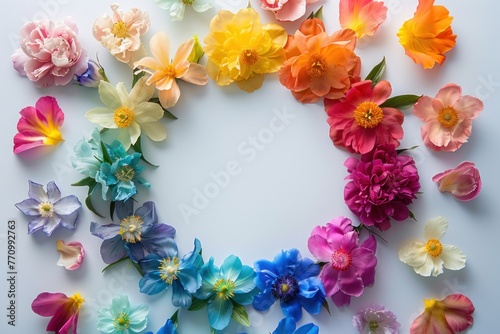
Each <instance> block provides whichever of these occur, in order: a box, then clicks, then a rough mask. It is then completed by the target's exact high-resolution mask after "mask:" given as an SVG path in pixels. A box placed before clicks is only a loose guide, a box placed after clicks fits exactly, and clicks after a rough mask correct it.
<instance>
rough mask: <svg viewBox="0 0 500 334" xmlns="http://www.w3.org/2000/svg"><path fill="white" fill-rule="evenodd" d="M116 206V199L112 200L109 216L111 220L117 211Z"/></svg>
mask: <svg viewBox="0 0 500 334" xmlns="http://www.w3.org/2000/svg"><path fill="white" fill-rule="evenodd" d="M115 206H116V203H115V201H111V203H109V216H110V217H111V221H113V215H114V213H115Z"/></svg>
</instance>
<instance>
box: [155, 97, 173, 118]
mask: <svg viewBox="0 0 500 334" xmlns="http://www.w3.org/2000/svg"><path fill="white" fill-rule="evenodd" d="M149 102H152V103H158V104H159V105H160V107H161V108H162V109H163V117H165V118H170V119H177V116H175V115H174V114H172V113H171V112H170V111H168V109H165V108H163V106H162V105H161V103H160V99H159V98H157V97H152V98H150V99H149Z"/></svg>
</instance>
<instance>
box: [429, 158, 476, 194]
mask: <svg viewBox="0 0 500 334" xmlns="http://www.w3.org/2000/svg"><path fill="white" fill-rule="evenodd" d="M432 181H434V182H437V183H438V186H439V191H441V192H449V193H451V194H452V195H453V196H454V197H455V198H456V199H458V200H461V201H469V200H471V199H473V198H475V197H476V196H477V195H479V192H480V191H481V187H482V182H481V176H480V174H479V170H478V169H477V168H476V167H475V165H474V163H472V162H470V161H464V162H462V163H461V164H460V165H458V166H457V167H456V168H453V169H449V170H446V171H444V172H442V173H439V174H436V175H435V176H434V177H433V178H432Z"/></svg>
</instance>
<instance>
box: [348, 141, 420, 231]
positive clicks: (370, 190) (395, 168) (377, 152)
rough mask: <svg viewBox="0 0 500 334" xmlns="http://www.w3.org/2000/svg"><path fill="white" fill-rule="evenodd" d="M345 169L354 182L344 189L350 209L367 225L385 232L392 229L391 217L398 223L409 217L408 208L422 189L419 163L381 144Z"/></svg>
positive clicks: (354, 159) (390, 146) (352, 159)
mask: <svg viewBox="0 0 500 334" xmlns="http://www.w3.org/2000/svg"><path fill="white" fill-rule="evenodd" d="M344 166H346V167H347V171H348V172H349V173H350V174H349V175H348V176H347V177H346V179H348V180H351V181H350V182H349V183H347V184H346V186H345V188H344V200H345V202H346V204H347V206H348V207H349V209H350V210H351V211H352V212H353V213H354V214H356V215H357V216H358V217H359V219H361V222H362V223H363V224H364V225H367V226H373V225H375V226H376V227H378V228H379V229H380V230H381V231H385V230H387V229H389V228H390V227H391V223H390V221H389V218H393V219H395V220H397V221H402V220H405V219H407V218H408V217H409V215H410V211H409V210H408V207H407V206H408V205H409V204H411V203H412V201H413V199H414V198H416V195H415V194H416V193H417V192H418V190H419V189H420V183H419V176H418V171H417V167H416V166H415V161H414V160H413V158H412V157H410V156H407V155H401V154H400V155H398V153H397V151H396V149H395V148H394V146H393V145H379V146H377V147H376V148H375V149H374V150H373V151H371V152H369V153H367V154H363V155H361V158H360V159H359V160H358V159H357V158H348V159H347V160H346V161H345V163H344Z"/></svg>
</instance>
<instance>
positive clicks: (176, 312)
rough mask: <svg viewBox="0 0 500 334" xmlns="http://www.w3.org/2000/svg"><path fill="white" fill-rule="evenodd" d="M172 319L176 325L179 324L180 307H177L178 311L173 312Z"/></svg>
mask: <svg viewBox="0 0 500 334" xmlns="http://www.w3.org/2000/svg"><path fill="white" fill-rule="evenodd" d="M170 320H172V323H173V324H174V326H175V327H177V325H178V324H179V309H177V311H175V313H174V314H172V316H171V317H170Z"/></svg>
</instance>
